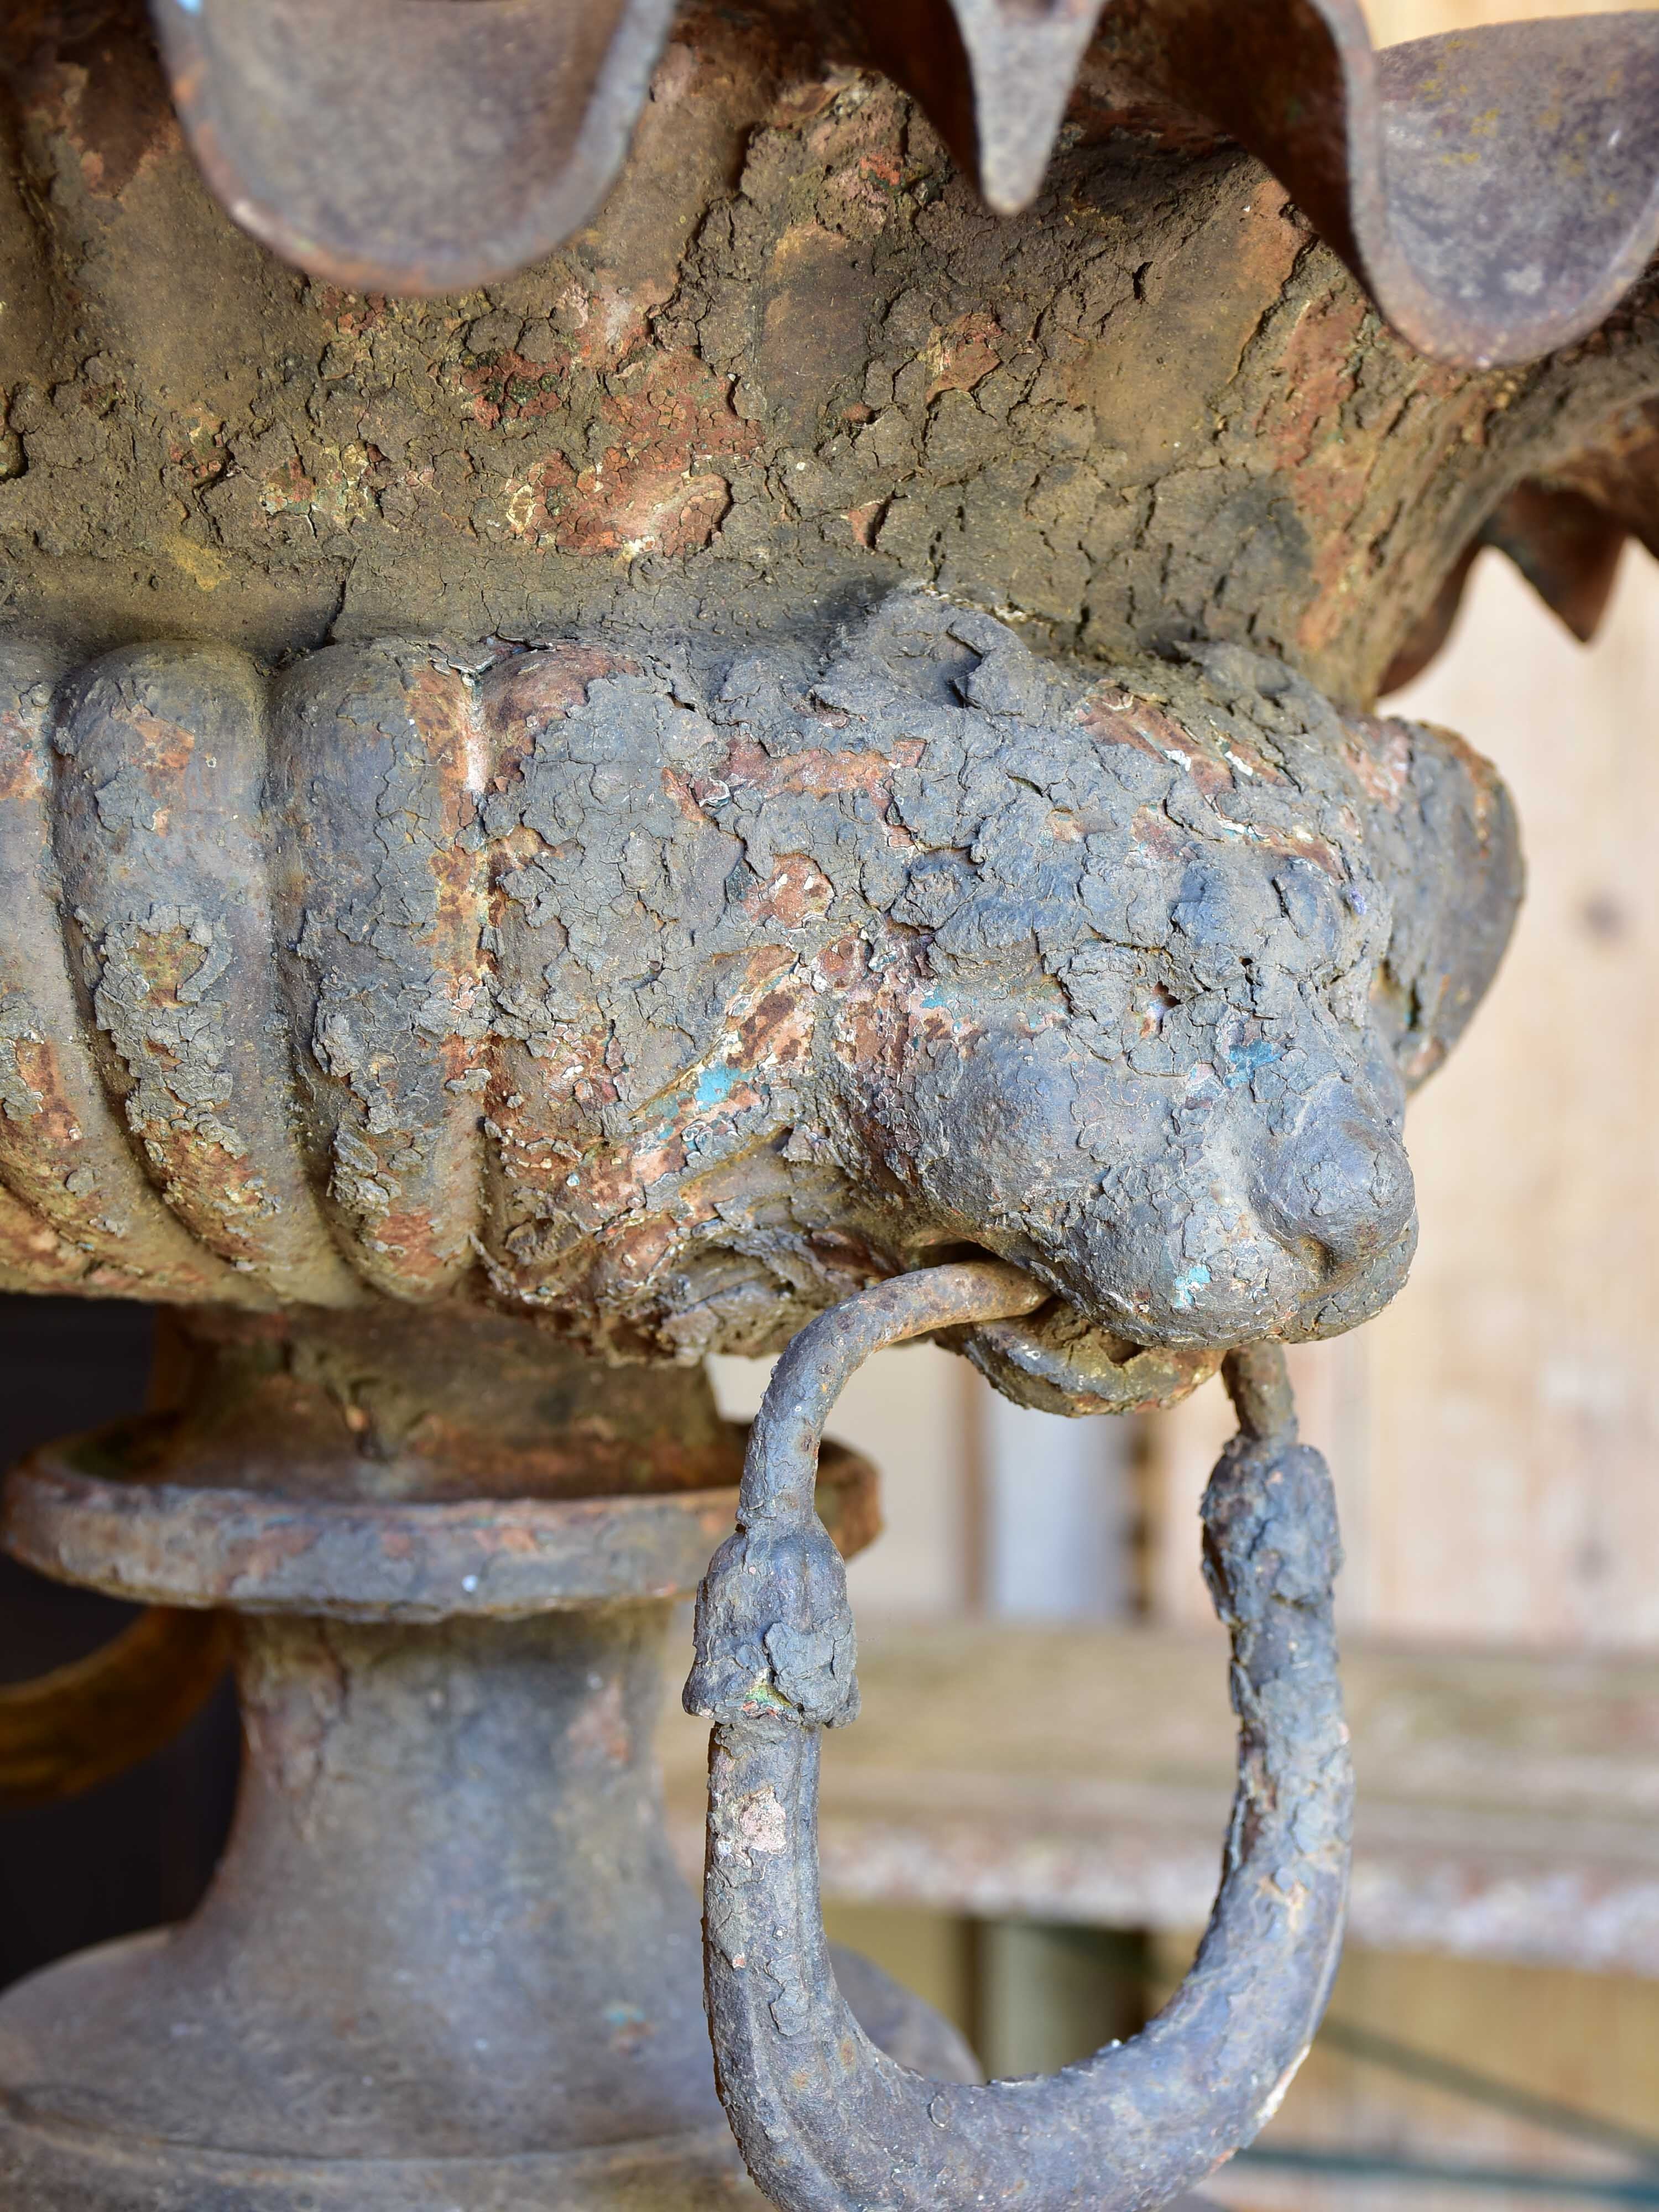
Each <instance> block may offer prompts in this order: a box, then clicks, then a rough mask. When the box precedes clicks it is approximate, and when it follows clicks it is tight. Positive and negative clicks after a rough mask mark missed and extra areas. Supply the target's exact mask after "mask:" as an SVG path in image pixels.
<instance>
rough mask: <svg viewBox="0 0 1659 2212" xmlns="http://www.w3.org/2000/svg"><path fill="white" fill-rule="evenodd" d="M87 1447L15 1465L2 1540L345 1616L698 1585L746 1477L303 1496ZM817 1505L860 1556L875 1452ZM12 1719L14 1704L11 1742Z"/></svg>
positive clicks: (154, 1577) (609, 1598)
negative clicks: (613, 1487) (558, 1488)
mask: <svg viewBox="0 0 1659 2212" xmlns="http://www.w3.org/2000/svg"><path fill="white" fill-rule="evenodd" d="M126 1441H127V1440H126V1439H125V1438H123V1439H122V1440H121V1442H122V1443H125V1442H126ZM83 1443H84V1448H85V1449H86V1452H87V1455H88V1457H90V1458H92V1459H93V1460H94V1463H98V1462H103V1463H106V1461H107V1457H108V1456H109V1455H106V1453H105V1452H104V1451H103V1450H102V1449H100V1439H99V1438H98V1437H97V1436H96V1435H94V1436H92V1437H88V1438H86V1439H84V1440H83ZM140 1449H142V1441H141V1442H140ZM736 1504H737V1492H736V1490H735V1488H733V1489H730V1490H688V1491H677V1492H671V1493H670V1494H669V1495H667V1496H665V1497H654V1498H653V1497H633V1498H629V1497H623V1498H520V1499H483V1498H481V1499H479V1500H478V1501H477V1502H476V1503H475V1504H465V1505H463V1504H453V1505H446V1504H430V1503H417V1502H410V1503H407V1504H397V1505H392V1504H372V1503H367V1502H366V1503H362V1504H338V1503H333V1502H331V1501H328V1500H325V1499H317V1498H310V1499H307V1500H305V1501H304V1502H303V1503H301V1501H299V1500H297V1499H295V1498H294V1497H292V1496H291V1495H290V1496H283V1495H276V1496H270V1495H261V1494H260V1493H259V1492H253V1491H236V1490H226V1489H219V1488H215V1489H211V1490H204V1489H197V1488H186V1487H184V1486H177V1485H172V1484H161V1485H155V1484H151V1483H147V1482H133V1481H121V1480H110V1479H108V1478H106V1477H100V1476H98V1475H93V1474H86V1473H84V1472H83V1471H82V1469H80V1468H77V1467H76V1447H75V1446H74V1445H73V1444H70V1445H69V1446H66V1447H62V1448H58V1447H54V1448H53V1449H51V1450H49V1451H46V1452H45V1453H40V1454H37V1455H35V1456H34V1457H33V1459H31V1460H28V1461H26V1462H24V1464H23V1466H22V1467H21V1468H16V1469H15V1470H14V1471H13V1473H12V1474H10V1475H9V1477H8V1479H7V1485H6V1493H5V1507H4V1513H3V1519H0V1541H3V1542H4V1544H5V1547H6V1548H7V1550H8V1551H9V1552H10V1553H11V1554H12V1555H13V1557H14V1558H15V1559H21V1560H23V1561H24V1562H25V1564H26V1565H29V1566H32V1567H35V1568H38V1569H39V1570H40V1572H41V1573H42V1574H49V1575H53V1576H55V1577H58V1579H59V1580H61V1581H64V1582H72V1583H82V1584H84V1585H87V1586H88V1587H89V1588H91V1589H100V1590H103V1591H105V1592H106V1593H107V1595H110V1596H112V1597H121V1598H128V1599H133V1600H137V1601H140V1602H143V1603H149V1604H155V1605H168V1606H222V1605H231V1606H234V1607H235V1608H236V1610H237V1611H238V1612H239V1613H304V1614H307V1615H313V1616H315V1617H317V1618H319V1619H325V1620H388V1621H419V1620H462V1619H469V1618H474V1617H477V1618H484V1619H489V1620H517V1619H522V1618H525V1617H527V1616H530V1615H533V1614H536V1613H547V1612H550V1611H553V1610H555V1609H556V1608H560V1607H567V1606H594V1605H607V1604H611V1603H613V1602H615V1601H617V1600H618V1599H621V1598H625V1597H632V1596H641V1595H649V1596H653V1597H664V1598H666V1597H674V1596H679V1595H684V1594H686V1593H688V1592H690V1591H691V1590H693V1589H696V1585H697V1583H698V1582H699V1581H700V1580H701V1579H702V1573H703V1570H704V1568H705V1566H706V1565H708V1554H709V1553H710V1552H711V1551H712V1550H713V1549H714V1546H715V1545H716V1544H717V1543H718V1542H719V1541H720V1538H721V1537H722V1535H723V1534H725V1532H726V1529H727V1528H730V1527H731V1525H732V1514H733V1510H734V1509H735V1507H736ZM818 1510H819V1512H820V1514H821V1515H822V1516H823V1520H824V1522H826V1524H827V1525H828V1527H829V1530H830V1533H831V1535H832V1538H833V1540H834V1541H836V1543H837V1544H839V1545H841V1546H842V1547H843V1548H844V1550H845V1551H846V1552H847V1553H848V1554H849V1555H850V1553H854V1552H855V1551H859V1550H860V1549H862V1547H863V1546H864V1545H865V1544H866V1543H868V1542H869V1541H871V1540H872V1538H873V1537H874V1535H875V1534H876V1533H877V1530H878V1526H879V1523H878V1519H877V1514H876V1506H875V1486H874V1477H873V1475H872V1471H871V1469H870V1468H869V1465H868V1463H867V1462H865V1461H863V1460H860V1458H859V1457H858V1455H856V1454H855V1453H852V1452H847V1451H839V1452H836V1451H832V1452H830V1453H829V1454H828V1455H826V1459H825V1463H824V1467H823V1480H822V1484H821V1486H820V1491H819V1496H818ZM134 1662H135V1664H136V1662H137V1654H136V1653H135V1654H134ZM110 1663H111V1666H112V1668H113V1667H114V1665H115V1664H116V1661H115V1658H114V1656H113V1655H112V1657H111V1662H110ZM135 1694H136V1692H135ZM3 1728H4V1719H3V1707H0V1737H3Z"/></svg>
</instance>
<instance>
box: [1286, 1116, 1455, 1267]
mask: <svg viewBox="0 0 1659 2212" xmlns="http://www.w3.org/2000/svg"><path fill="white" fill-rule="evenodd" d="M1255 1200H1256V1203H1257V1206H1258V1207H1259V1208H1260V1210H1261V1216H1262V1218H1263V1219H1264V1220H1265V1222H1266V1223H1267V1226H1268V1227H1269V1228H1270V1229H1272V1230H1273V1232H1274V1233H1275V1234H1276V1235H1277V1236H1279V1237H1282V1238H1283V1239H1284V1241H1285V1243H1287V1244H1292V1245H1303V1244H1306V1243H1309V1242H1312V1243H1316V1244H1318V1245H1320V1246H1321V1247H1322V1249H1323V1250H1324V1251H1325V1253H1326V1254H1327V1255H1328V1259H1329V1261H1330V1264H1331V1265H1332V1266H1334V1267H1350V1266H1352V1265H1353V1264H1354V1263H1356V1262H1358V1261H1365V1260H1370V1259H1371V1258H1374V1257H1375V1256H1376V1255H1377V1254H1378V1253H1380V1252H1384V1251H1387V1250H1388V1249H1389V1247H1390V1246H1391V1245H1393V1244H1395V1243H1396V1242H1397V1241H1398V1239H1399V1238H1400V1237H1401V1235H1402V1234H1403V1232H1404V1231H1406V1230H1407V1228H1408V1227H1409V1225H1410V1223H1411V1220H1412V1216H1413V1210H1414V1207H1415V1204H1416V1191H1415V1188H1414V1187H1413V1182H1412V1170H1411V1163H1410V1161H1409V1160H1407V1158H1406V1154H1405V1151H1404V1148H1403V1147H1402V1146H1401V1143H1400V1141H1399V1139H1397V1138H1396V1137H1395V1135H1394V1133H1393V1132H1392V1131H1391V1130H1389V1128H1388V1127H1386V1126H1385V1125H1384V1124H1383V1123H1382V1122H1381V1121H1376V1120H1374V1119H1373V1118H1372V1117H1371V1116H1370V1115H1367V1114H1365V1113H1364V1112H1363V1111H1361V1110H1359V1109H1357V1108H1356V1107H1355V1106H1354V1105H1352V1103H1350V1102H1349V1100H1348V1098H1347V1097H1346V1094H1345V1093H1344V1092H1343V1091H1340V1090H1334V1091H1327V1092H1325V1093H1323V1094H1322V1096H1320V1097H1316V1098H1315V1099H1314V1100H1313V1101H1312V1102H1311V1103H1310V1105H1309V1108H1308V1110H1307V1112H1306V1113H1305V1114H1304V1116H1303V1118H1302V1121H1301V1124H1300V1126H1299V1127H1297V1130H1296V1133H1294V1135H1292V1136H1290V1137H1287V1138H1285V1139H1281V1140H1279V1142H1277V1143H1275V1144H1273V1146H1272V1149H1271V1151H1270V1152H1269V1153H1268V1154H1267V1157H1266V1158H1264V1160H1263V1161H1262V1163H1261V1168H1260V1170H1259V1172H1258V1174H1257V1176H1256V1178H1255Z"/></svg>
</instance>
